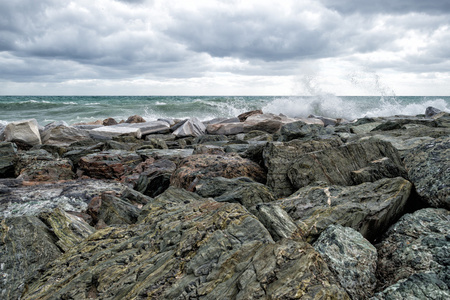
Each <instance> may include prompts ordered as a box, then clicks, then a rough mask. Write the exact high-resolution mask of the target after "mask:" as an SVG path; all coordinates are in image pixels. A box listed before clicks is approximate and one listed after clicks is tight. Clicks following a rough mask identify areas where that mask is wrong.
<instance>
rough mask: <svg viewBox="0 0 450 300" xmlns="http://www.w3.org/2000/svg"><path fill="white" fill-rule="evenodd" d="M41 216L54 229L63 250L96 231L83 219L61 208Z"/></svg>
mask: <svg viewBox="0 0 450 300" xmlns="http://www.w3.org/2000/svg"><path fill="white" fill-rule="evenodd" d="M40 217H41V218H42V219H44V220H45V222H46V223H47V224H48V225H49V227H50V228H52V229H53V233H54V234H55V235H56V236H57V237H58V239H59V240H58V241H57V242H56V244H57V245H58V246H59V247H60V248H61V249H62V250H63V251H68V250H70V249H71V248H72V247H74V246H76V245H77V244H79V243H80V242H81V241H82V240H84V239H85V238H87V237H88V236H89V235H91V234H92V233H94V232H95V229H94V228H93V227H91V226H89V224H87V223H86V222H85V221H84V220H83V219H81V218H80V217H77V216H74V215H72V214H70V213H67V212H65V211H63V210H62V209H60V208H56V209H54V210H53V211H52V212H51V213H44V214H42V215H40Z"/></svg>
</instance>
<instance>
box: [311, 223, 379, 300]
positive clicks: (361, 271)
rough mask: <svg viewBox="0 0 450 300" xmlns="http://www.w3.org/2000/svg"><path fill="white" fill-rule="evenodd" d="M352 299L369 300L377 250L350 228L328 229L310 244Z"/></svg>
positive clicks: (371, 292) (335, 226)
mask: <svg viewBox="0 0 450 300" xmlns="http://www.w3.org/2000/svg"><path fill="white" fill-rule="evenodd" d="M313 247H314V249H316V250H317V252H319V253H320V255H321V256H322V257H323V259H324V260H325V262H326V263H327V265H328V267H329V268H330V270H331V271H332V272H333V273H334V274H335V275H336V277H337V278H338V281H339V283H340V284H341V286H342V287H343V288H344V289H345V290H346V291H347V293H348V294H349V295H350V297H351V298H352V299H354V300H355V299H369V298H370V297H371V296H372V295H373V292H374V291H375V286H376V282H377V279H376V276H375V271H376V268H377V249H375V247H374V246H372V244H371V243H369V241H368V240H366V239H365V238H364V237H363V236H362V235H361V234H360V233H359V232H357V231H356V230H354V229H353V228H350V227H343V226H341V225H330V226H329V227H327V229H325V230H324V231H323V232H322V233H321V234H320V236H319V238H318V239H317V241H316V242H315V243H314V244H313Z"/></svg>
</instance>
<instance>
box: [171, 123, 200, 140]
mask: <svg viewBox="0 0 450 300" xmlns="http://www.w3.org/2000/svg"><path fill="white" fill-rule="evenodd" d="M205 132H206V126H205V125H204V124H203V123H202V122H201V121H200V120H199V119H198V118H190V119H189V120H187V121H186V122H184V123H183V124H182V125H181V126H180V127H178V128H177V129H176V130H175V131H173V134H174V135H175V136H176V137H186V136H201V135H204V134H205Z"/></svg>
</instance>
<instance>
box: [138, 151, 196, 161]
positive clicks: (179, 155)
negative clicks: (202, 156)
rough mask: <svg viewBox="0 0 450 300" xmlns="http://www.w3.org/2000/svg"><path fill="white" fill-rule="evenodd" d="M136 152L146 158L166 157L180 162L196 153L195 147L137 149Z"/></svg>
mask: <svg viewBox="0 0 450 300" xmlns="http://www.w3.org/2000/svg"><path fill="white" fill-rule="evenodd" d="M136 153H137V154H138V155H140V156H141V157H142V158H143V159H144V160H145V159H148V158H150V157H152V158H154V159H161V158H164V159H168V160H171V161H174V162H178V161H179V160H182V159H184V158H187V157H189V156H191V155H192V154H193V153H194V149H140V150H136Z"/></svg>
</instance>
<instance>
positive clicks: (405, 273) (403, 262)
mask: <svg viewBox="0 0 450 300" xmlns="http://www.w3.org/2000/svg"><path fill="white" fill-rule="evenodd" d="M449 220H450V212H449V211H448V210H445V209H436V208H425V209H421V210H418V211H416V212H414V213H413V214H406V215H404V216H403V217H401V218H400V220H399V221H398V222H397V223H395V224H394V225H393V226H392V227H391V228H389V230H388V231H387V232H386V234H385V236H384V238H383V240H382V242H381V243H380V244H379V245H376V247H377V249H378V269H377V273H378V280H379V290H384V291H383V292H382V294H381V295H380V296H382V295H389V294H392V295H395V294H398V295H401V294H403V295H414V294H418V295H423V290H422V292H421V288H423V287H427V286H428V288H429V289H428V288H427V296H431V295H439V294H447V295H448V294H449V289H450V281H449V274H450V273H449V272H450V260H449V257H450V243H449V232H450V222H449ZM414 275H415V276H414ZM421 277H423V279H425V280H426V281H424V282H422V283H418V281H419V280H418V279H420V278H421ZM401 280H406V281H401ZM407 287H410V290H409V291H408V289H407ZM380 299H384V297H380ZM386 299H389V298H388V297H386ZM419 299H421V298H419ZM423 299H425V298H423ZM435 299H443V298H435Z"/></svg>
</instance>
